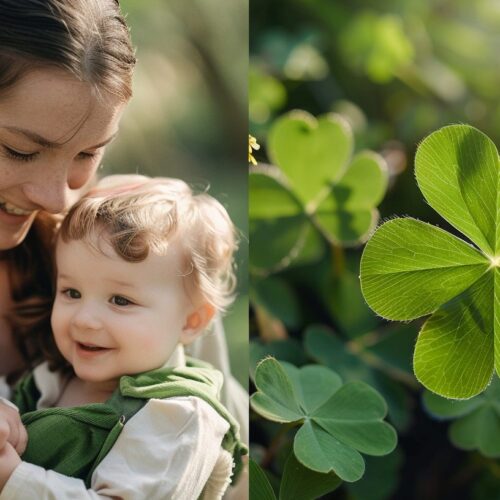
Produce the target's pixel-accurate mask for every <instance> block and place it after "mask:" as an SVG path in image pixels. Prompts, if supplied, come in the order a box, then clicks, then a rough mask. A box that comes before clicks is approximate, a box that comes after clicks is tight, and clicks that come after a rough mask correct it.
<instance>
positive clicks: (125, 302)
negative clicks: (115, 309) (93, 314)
mask: <svg viewBox="0 0 500 500" xmlns="http://www.w3.org/2000/svg"><path fill="white" fill-rule="evenodd" d="M109 301H110V302H111V304H113V305H115V306H120V307H125V306H133V305H135V303H134V302H132V301H131V300H129V299H127V298H125V297H123V296H122V295H113V296H112V297H111V299H109Z"/></svg>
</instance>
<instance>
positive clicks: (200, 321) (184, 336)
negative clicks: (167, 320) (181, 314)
mask: <svg viewBox="0 0 500 500" xmlns="http://www.w3.org/2000/svg"><path fill="white" fill-rule="evenodd" d="M214 314H215V307H214V306H213V305H212V304H209V303H208V302H205V303H204V304H202V305H201V306H200V307H199V308H198V309H196V311H194V312H192V313H190V314H189V316H188V317H187V318H186V324H185V325H184V328H183V329H182V333H181V337H180V339H179V341H180V342H181V343H182V344H184V345H188V344H190V343H191V342H193V340H195V339H196V338H198V337H199V336H200V335H201V333H202V332H203V330H204V329H205V328H206V327H207V325H208V323H210V320H211V319H212V318H213V317H214Z"/></svg>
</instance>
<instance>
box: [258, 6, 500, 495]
mask: <svg viewBox="0 0 500 500" xmlns="http://www.w3.org/2000/svg"><path fill="white" fill-rule="evenodd" d="M499 57H500V1H498V0H477V1H475V2H470V1H465V0H433V1H431V0H376V1H375V0H350V1H347V0H341V1H332V0H272V1H269V0H253V1H252V2H251V4H250V72H249V117H250V133H251V134H252V135H254V136H255V137H256V138H257V140H258V142H259V143H260V145H261V149H260V150H259V151H257V152H256V153H255V157H256V159H257V160H258V161H260V162H262V163H265V162H267V158H268V155H267V148H266V139H267V133H268V131H269V129H270V127H271V125H272V124H273V122H274V121H275V119H276V118H277V117H279V116H281V115H282V114H284V113H286V112H287V111H289V110H293V109H303V110H306V111H308V112H309V113H311V114H313V115H321V114H325V113H328V112H331V111H334V112H336V113H339V114H341V115H342V116H343V117H344V118H346V119H347V120H348V121H349V122H350V124H351V126H352V128H353V131H354V136H355V144H356V151H360V150H363V149H365V148H370V149H373V150H375V151H377V152H379V153H380V154H381V155H382V156H383V157H384V158H385V160H386V162H387V165H388V168H389V174H390V182H389V190H388V192H387V195H386V197H385V199H384V201H383V202H382V204H381V205H380V207H379V209H380V215H381V219H382V220H386V219H388V218H391V217H393V216H395V215H398V216H404V215H410V216H412V217H415V218H419V219H421V220H424V221H426V222H431V223H436V224H438V225H439V226H440V227H443V228H445V229H447V230H449V231H451V232H453V233H455V234H456V233H457V232H456V230H454V228H452V227H451V226H449V225H448V224H447V223H446V221H444V220H443V219H442V218H441V217H440V216H438V215H437V214H436V213H435V212H434V211H433V210H432V209H431V208H430V207H429V206H428V205H427V204H426V203H425V201H424V200H423V196H422V194H421V192H420V191H419V190H418V187H417V185H416V182H415V178H414V173H413V161H414V155H415V150H416V147H417V145H418V143H419V142H420V141H421V140H422V139H423V138H424V137H425V136H427V135H428V134H430V133H431V132H433V131H434V130H436V129H438V128H439V127H442V126H444V125H448V124H450V123H469V124H471V125H473V126H476V127H478V128H479V129H480V130H482V131H483V132H485V133H486V134H488V135H489V136H490V137H491V138H492V140H493V141H494V142H495V143H496V144H497V145H500V99H499V96H500V64H499ZM313 167H314V165H308V166H305V167H304V168H313ZM361 250H362V247H358V248H353V249H340V250H339V249H338V248H337V249H328V251H327V252H326V255H325V256H324V257H323V259H322V260H321V261H320V262H319V263H316V265H315V266H309V267H307V266H303V267H302V268H300V267H296V268H294V267H293V266H292V267H291V268H290V269H288V270H285V271H284V272H282V273H277V274H276V275H275V276H274V277H277V278H279V279H280V280H281V283H282V284H283V283H286V285H287V287H288V288H287V290H291V291H292V292H293V295H291V298H292V299H293V300H291V299H290V297H288V299H287V300H289V302H290V304H288V305H286V300H285V298H283V297H285V295H284V294H283V296H282V298H281V302H280V303H279V304H278V305H279V306H280V307H281V309H279V310H278V308H276V309H275V310H274V311H271V310H269V309H268V310H267V311H265V312H266V314H267V313H269V314H270V316H271V319H269V318H268V317H265V318H262V314H263V312H262V311H260V310H259V309H258V308H256V310H254V312H253V322H252V324H251V331H252V334H253V335H254V336H255V337H256V338H257V337H259V343H256V349H257V348H261V347H260V345H261V344H260V342H261V341H262V340H264V341H269V340H274V341H275V342H276V341H277V339H280V340H279V341H283V339H287V340H286V342H294V343H296V342H297V340H299V341H301V340H302V337H303V332H304V330H305V329H306V328H307V326H308V325H310V324H314V323H319V322H321V323H323V324H326V325H328V326H329V327H331V328H332V329H334V330H335V332H336V333H337V334H338V337H340V338H341V339H343V345H344V346H346V347H347V348H349V347H350V346H351V344H352V342H350V339H351V338H353V337H355V336H356V335H358V334H359V332H358V331H357V330H360V328H358V326H359V325H361V324H362V326H363V329H362V330H363V331H365V332H370V331H372V335H373V336H377V335H379V334H380V335H384V334H386V333H387V332H389V331H390V325H389V324H388V323H387V322H384V321H381V320H380V318H377V317H376V316H375V315H374V314H373V313H371V311H369V310H367V308H366V306H364V304H363V301H362V299H361V296H360V293H359V285H358V284H357V275H358V273H359V259H360V255H361ZM339 253H340V254H341V255H342V256H343V257H342V258H343V259H345V262H346V267H348V268H350V269H351V271H352V273H351V274H352V276H351V278H350V279H351V281H350V282H349V283H347V284H346V283H344V284H343V285H342V283H341V284H340V285H341V286H340V285H339V284H338V282H337V288H334V289H333V288H332V287H331V282H330V281H328V280H329V279H330V278H328V276H329V275H330V274H332V269H333V268H334V267H335V266H336V265H338V260H339V259H338V257H339ZM333 274H334V272H333ZM325 282H327V284H326V285H325ZM287 293H288V292H287ZM275 305H276V304H275ZM347 316H349V318H347V319H348V321H347V319H346V317H347ZM290 318H293V321H292V320H291V319H290ZM262 325H266V327H267V330H266V328H263V327H262ZM417 327H418V322H417V323H416V324H415V323H414V324H412V325H410V326H409V327H408V331H409V335H408V339H407V341H405V344H404V349H401V348H398V351H397V352H396V356H395V357H396V358H397V360H398V361H401V362H403V361H404V362H405V365H404V367H405V369H407V370H408V372H410V373H411V351H412V350H413V344H414V333H415V330H416V328H417ZM412 329H413V330H414V333H413V336H412V334H411V330H412ZM360 331H361V330H360ZM368 335H371V334H370V333H369V334H368ZM367 339H368V340H369V339H370V337H367ZM271 344H272V343H271ZM339 346H342V344H339ZM273 348H274V349H276V350H277V349H278V348H277V347H276V346H273ZM280 349H281V347H280ZM283 349H284V348H283ZM287 349H288V350H289V351H290V349H289V348H287ZM342 349H343V348H342V347H338V349H337V351H336V353H334V355H332V356H331V357H332V359H333V358H335V355H337V357H341V355H343V352H344V351H343V350H342ZM296 351H297V352H296V353H295V354H296V356H297V359H299V358H298V356H299V354H300V356H302V358H300V359H301V361H300V363H305V362H307V360H306V359H305V358H304V354H303V347H302V344H299V346H298V347H297V349H296ZM269 352H270V348H269V347H268V348H267V350H266V351H265V353H269ZM398 353H399V354H398ZM325 355H326V353H325ZM403 358H404V359H403ZM309 362H310V361H309ZM300 363H299V362H298V361H297V362H296V364H300ZM366 366H368V365H366ZM360 368H363V364H362V363H361V364H360ZM359 377H360V378H362V376H361V375H360V376H359ZM410 382H411V381H410ZM399 387H400V388H401V390H402V394H403V395H404V397H405V398H406V402H405V403H404V411H405V415H406V417H405V418H406V419H407V421H406V422H405V423H404V425H402V424H401V425H399V431H400V432H398V434H399V440H400V447H399V448H398V454H397V455H396V454H395V455H393V456H392V458H389V459H381V460H380V461H379V462H378V464H379V465H378V466H376V465H371V466H370V465H369V466H368V467H367V478H366V481H365V480H363V481H360V482H359V483H355V484H354V485H352V487H349V488H346V487H345V485H344V487H342V488H341V489H340V490H338V491H336V492H335V493H333V494H331V495H330V496H328V498H343V499H344V498H345V499H360V500H365V499H366V500H373V499H389V498H391V499H405V500H406V499H421V498H425V499H426V500H430V499H436V500H438V499H439V500H443V499H453V500H456V499H477V500H483V499H488V500H490V499H500V462H499V459H498V458H496V459H495V458H487V457H485V456H483V455H481V454H480V453H478V452H477V451H475V452H474V451H469V452H466V451H462V450H460V449H458V448H457V447H455V446H454V445H453V444H452V443H451V442H450V440H449V439H448V437H447V430H448V427H449V425H448V424H447V423H446V422H439V421H436V420H435V419H433V418H432V417H430V416H429V415H428V413H427V412H426V411H425V409H424V408H423V406H422V403H421V394H420V393H421V387H419V386H418V385H415V384H413V383H410V384H406V385H405V384H400V386H399ZM386 397H387V396H386ZM498 418H499V419H500V413H499V417H498ZM393 422H394V421H393ZM265 425H266V424H262V425H260V426H259V427H258V428H257V426H255V425H254V429H253V432H254V436H253V441H254V442H255V443H258V445H259V446H260V448H258V449H257V448H256V450H257V451H259V450H260V452H261V453H262V455H263V456H264V458H265V460H264V462H265V464H266V466H268V470H271V472H272V473H274V474H279V470H280V465H279V464H280V452H276V449H279V448H278V447H277V445H276V443H275V442H274V441H271V439H272V438H269V436H272V433H273V432H274V428H273V429H272V430H269V429H268V428H267V427H265ZM266 440H267V441H268V442H266ZM269 441H271V445H270V444H269ZM272 446H274V450H273V449H272ZM401 452H402V453H401ZM254 456H257V455H256V453H254ZM269 464H272V466H271V467H269ZM276 464H277V465H276ZM273 467H274V468H273ZM377 467H380V469H378V468H377ZM384 467H385V469H384Z"/></svg>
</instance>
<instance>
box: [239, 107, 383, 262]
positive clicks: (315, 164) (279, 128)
mask: <svg viewBox="0 0 500 500" xmlns="http://www.w3.org/2000/svg"><path fill="white" fill-rule="evenodd" d="M267 146H268V152H269V157H270V159H271V161H272V162H273V163H274V166H263V165H260V166H258V167H256V168H252V169H251V171H250V180H249V186H250V207H249V216H250V233H251V234H250V237H251V240H252V248H251V252H250V260H251V266H252V268H253V269H254V270H256V271H259V270H260V271H262V270H271V271H274V270H279V269H281V268H283V267H286V266H287V265H289V264H290V263H291V262H292V261H293V260H294V259H297V258H299V257H300V258H301V259H302V260H303V261H310V260H314V259H316V258H318V257H319V256H320V255H321V252H322V251H323V249H322V246H321V243H322V241H325V240H326V241H328V242H330V243H333V244H338V245H342V246H349V245H355V244H358V243H360V242H361V241H363V240H364V239H365V238H366V236H367V235H368V234H369V232H370V230H371V229H372V228H373V227H374V225H375V224H376V222H377V220H378V212H377V210H376V208H375V207H376V206H377V204H378V203H379V202H380V201H381V199H382V198H383V196H384V193H385V190H386V187H387V168H386V165H385V161H384V160H383V159H382V157H380V156H379V155H377V154H376V153H374V152H372V151H363V152H360V153H358V154H356V155H355V156H354V158H352V159H351V156H352V150H353V138H352V132H351V128H350V126H349V125H348V123H347V122H346V121H345V120H344V119H343V118H341V117H340V116H339V115H335V114H329V115H326V116H322V117H319V118H318V119H316V118H314V117H313V116H311V115H309V114H308V113H306V112H304V111H294V112H291V113H288V114H287V115H284V116H283V117H281V118H280V119H278V120H277V121H276V122H275V123H274V125H273V127H272V129H271V131H270V133H269V137H268V144H267ZM271 237H272V242H273V244H272V245H269V241H270V238H271Z"/></svg>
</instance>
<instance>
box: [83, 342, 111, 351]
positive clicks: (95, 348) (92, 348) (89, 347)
mask: <svg viewBox="0 0 500 500" xmlns="http://www.w3.org/2000/svg"><path fill="white" fill-rule="evenodd" d="M77 345H78V347H79V348H80V349H82V350H83V351H88V352H98V351H107V350H109V349H108V348H107V347H99V346H97V345H93V344H82V343H81V342H77Z"/></svg>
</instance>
